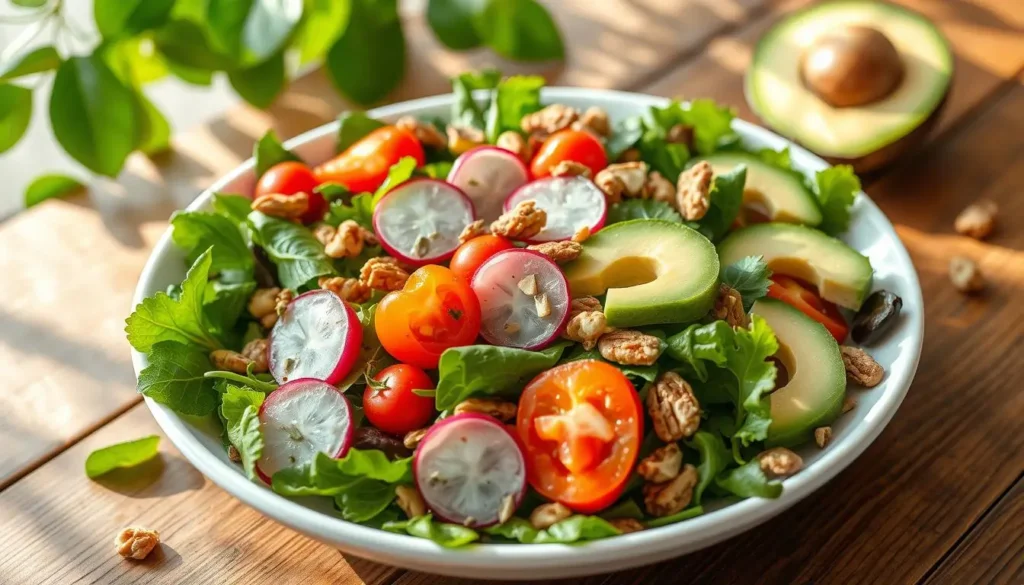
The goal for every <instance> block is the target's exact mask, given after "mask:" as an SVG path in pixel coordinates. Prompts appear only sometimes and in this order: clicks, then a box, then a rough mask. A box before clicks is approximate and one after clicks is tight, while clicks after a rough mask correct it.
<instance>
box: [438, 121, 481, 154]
mask: <svg viewBox="0 0 1024 585" xmlns="http://www.w3.org/2000/svg"><path fill="white" fill-rule="evenodd" d="M446 132H447V134H448V150H450V151H452V153H454V154H456V155H459V154H462V153H464V152H466V151H467V150H470V149H472V148H476V147H477V146H480V145H481V144H483V143H484V142H486V140H487V138H486V137H485V136H484V132H483V130H480V129H478V128H474V127H472V126H460V125H457V124H449V125H448V128H447V129H446Z"/></svg>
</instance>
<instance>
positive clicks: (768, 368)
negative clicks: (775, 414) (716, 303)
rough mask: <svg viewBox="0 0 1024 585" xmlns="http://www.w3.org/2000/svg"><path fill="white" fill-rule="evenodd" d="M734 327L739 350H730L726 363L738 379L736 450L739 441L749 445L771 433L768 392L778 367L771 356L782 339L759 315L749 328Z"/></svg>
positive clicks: (755, 316)
mask: <svg viewBox="0 0 1024 585" xmlns="http://www.w3.org/2000/svg"><path fill="white" fill-rule="evenodd" d="M734 331H735V332H736V351H732V352H729V354H728V359H727V362H726V363H727V365H728V367H729V370H730V371H732V373H733V374H734V375H735V376H736V380H737V381H738V382H739V394H738V396H737V403H736V423H737V429H736V434H735V435H733V437H732V441H733V453H734V454H735V453H737V452H738V446H739V445H740V444H742V445H743V446H744V447H746V446H749V445H750V444H751V443H753V442H755V441H763V440H764V439H765V438H766V437H767V436H768V427H769V426H771V423H772V416H771V404H770V401H769V398H768V394H769V393H770V392H771V391H772V390H773V389H774V388H775V377H776V375H777V371H778V370H777V368H776V366H775V364H774V363H773V362H772V361H770V360H769V358H771V357H772V356H774V355H775V352H777V351H778V350H779V343H778V340H776V338H775V332H773V331H772V330H771V327H769V326H768V322H767V321H765V320H764V318H762V317H761V316H759V315H754V316H753V317H752V323H751V325H750V329H744V328H736V329H735V330H734ZM737 462H740V461H738V460H737Z"/></svg>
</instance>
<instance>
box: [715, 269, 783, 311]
mask: <svg viewBox="0 0 1024 585" xmlns="http://www.w3.org/2000/svg"><path fill="white" fill-rule="evenodd" d="M771 275H772V271H771V269H770V268H768V263H767V262H765V261H764V256H747V257H746V258H742V259H740V260H737V261H736V262H733V263H732V264H730V265H728V266H726V267H724V268H723V269H722V284H725V285H728V286H730V287H732V288H733V289H735V290H736V291H737V292H738V293H740V295H742V296H743V310H744V311H747V312H748V313H749V312H750V307H752V306H754V302H755V301H756V300H757V299H760V298H763V297H764V296H765V295H767V294H768V287H769V286H770V285H771V280H770V277H771Z"/></svg>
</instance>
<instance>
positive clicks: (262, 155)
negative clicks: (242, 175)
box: [252, 130, 302, 179]
mask: <svg viewBox="0 0 1024 585" xmlns="http://www.w3.org/2000/svg"><path fill="white" fill-rule="evenodd" d="M252 158H253V160H254V161H255V163H256V178H257V179H259V178H260V177H262V176H263V173H265V172H267V171H268V170H269V169H270V167H272V166H274V165H276V164H278V163H283V162H289V161H297V162H302V159H301V158H299V157H298V156H296V155H295V153H293V152H292V151H290V150H288V149H287V148H285V147H284V145H283V144H281V141H280V140H278V139H277V133H276V132H274V131H273V130H267V133H266V134H264V135H263V137H262V138H260V139H259V141H258V142H257V143H256V144H255V145H253V147H252Z"/></svg>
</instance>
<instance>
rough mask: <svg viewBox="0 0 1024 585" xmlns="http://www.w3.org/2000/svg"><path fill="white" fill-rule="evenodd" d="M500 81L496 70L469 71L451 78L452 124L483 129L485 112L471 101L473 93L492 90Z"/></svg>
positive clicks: (499, 73)
mask: <svg viewBox="0 0 1024 585" xmlns="http://www.w3.org/2000/svg"><path fill="white" fill-rule="evenodd" d="M500 81H501V72H500V71H498V70H497V69H484V70H482V71H470V72H468V73H463V74H461V75H457V76H455V77H453V78H452V93H454V94H455V101H454V102H452V114H451V122H452V124H457V125H462V126H473V127H474V128H479V129H481V130H483V129H484V126H485V125H486V123H487V120H486V113H485V112H486V110H485V108H482V107H480V104H478V103H477V102H476V100H474V99H473V91H474V90H478V89H494V88H496V87H498V83H499V82H500Z"/></svg>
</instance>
